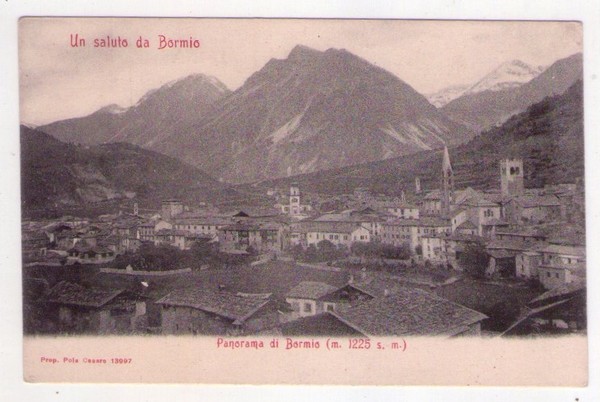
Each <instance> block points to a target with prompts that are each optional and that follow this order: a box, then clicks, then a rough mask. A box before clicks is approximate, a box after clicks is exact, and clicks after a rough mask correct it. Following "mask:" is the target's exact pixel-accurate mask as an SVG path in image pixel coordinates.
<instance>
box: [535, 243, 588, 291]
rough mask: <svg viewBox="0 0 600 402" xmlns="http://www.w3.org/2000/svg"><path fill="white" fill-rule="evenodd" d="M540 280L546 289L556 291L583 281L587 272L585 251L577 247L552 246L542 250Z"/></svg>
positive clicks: (539, 268)
mask: <svg viewBox="0 0 600 402" xmlns="http://www.w3.org/2000/svg"><path fill="white" fill-rule="evenodd" d="M540 253H541V255H542V257H541V259H542V261H541V264H540V265H539V266H538V272H539V280H540V282H541V284H542V285H543V286H544V288H546V289H554V288H557V287H560V286H563V285H567V284H570V283H573V282H577V281H583V280H584V279H585V277H586V272H585V249H584V248H583V247H577V246H565V245H557V244H551V245H549V246H547V247H545V248H543V249H541V250H540Z"/></svg>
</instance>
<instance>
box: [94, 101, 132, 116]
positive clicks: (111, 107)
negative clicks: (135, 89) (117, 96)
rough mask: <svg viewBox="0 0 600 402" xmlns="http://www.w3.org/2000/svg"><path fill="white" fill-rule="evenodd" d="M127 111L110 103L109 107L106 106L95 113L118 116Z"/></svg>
mask: <svg viewBox="0 0 600 402" xmlns="http://www.w3.org/2000/svg"><path fill="white" fill-rule="evenodd" d="M126 111H127V108H125V107H122V106H119V105H117V104H116V103H111V104H110V105H106V106H104V107H103V108H101V109H98V110H97V111H96V113H110V114H120V113H124V112H126Z"/></svg>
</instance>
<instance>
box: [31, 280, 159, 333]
mask: <svg viewBox="0 0 600 402" xmlns="http://www.w3.org/2000/svg"><path fill="white" fill-rule="evenodd" d="M40 302H41V303H44V304H45V306H46V308H45V309H44V314H45V319H47V320H48V321H50V322H52V323H54V324H55V325H56V326H57V329H58V330H59V331H60V332H67V333H78V334H84V333H93V334H124V333H125V334H128V333H132V332H143V330H144V328H145V327H146V326H147V321H146V318H147V317H146V312H147V310H146V306H147V302H148V299H147V298H146V297H143V296H140V295H138V294H135V293H133V292H130V291H125V290H120V289H117V290H105V289H101V288H96V287H84V286H81V285H79V284H76V283H71V282H67V281H62V282H59V283H57V284H56V285H55V286H54V287H52V288H51V289H50V290H49V292H48V293H47V294H45V295H44V296H43V297H42V299H41V300H40Z"/></svg>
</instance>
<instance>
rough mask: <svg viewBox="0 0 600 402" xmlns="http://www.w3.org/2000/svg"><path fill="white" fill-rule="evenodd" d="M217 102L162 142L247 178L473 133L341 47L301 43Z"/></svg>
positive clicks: (229, 177)
mask: <svg viewBox="0 0 600 402" xmlns="http://www.w3.org/2000/svg"><path fill="white" fill-rule="evenodd" d="M215 109H216V110H215V112H214V113H212V114H210V115H208V116H206V117H205V118H204V119H203V120H202V121H201V122H199V123H198V124H194V125H193V126H191V127H189V129H187V130H181V131H178V132H177V133H176V134H174V135H171V136H170V137H169V138H166V139H165V140H164V141H163V142H162V143H160V144H156V146H155V147H154V148H153V149H155V150H157V151H159V152H163V153H165V154H168V155H177V156H178V157H180V158H182V159H183V160H185V161H186V162H188V163H190V164H193V165H195V166H198V167H200V168H202V169H203V170H205V171H207V172H211V173H212V174H214V175H215V176H216V177H219V178H220V179H222V180H225V181H228V182H236V183H240V182H249V181H256V180H262V179H267V178H274V177H285V176H288V175H291V174H299V173H307V172H314V171H318V170H323V169H330V168H336V167H342V166H348V165H353V164H357V163H362V162H367V161H374V160H382V159H386V158H390V157H394V156H398V155H403V154H410V153H413V152H417V151H420V150H424V149H432V148H438V147H440V146H442V145H443V144H444V143H447V144H451V145H452V144H458V143H461V142H464V141H466V140H468V139H469V138H471V136H472V134H473V133H472V132H470V131H469V130H466V129H465V128H464V127H462V126H461V125H460V124H456V123H454V122H452V121H451V120H449V119H448V118H447V117H446V116H445V115H444V114H442V113H441V112H440V111H439V110H437V108H435V107H434V106H433V105H431V104H430V103H429V102H428V101H427V99H425V97H424V96H422V95H421V94H419V93H417V92H416V91H415V90H414V89H413V88H411V87H410V86H409V85H408V84H406V83H404V82H403V81H401V80H400V79H398V78H397V77H395V76H394V75H393V74H391V73H389V72H387V71H385V70H383V69H381V68H379V67H376V66H374V65H372V64H370V63H369V62H367V61H365V60H363V59H361V58H359V57H357V56H355V55H353V54H351V53H349V52H347V51H345V50H337V49H329V50H327V51H324V52H321V51H317V50H313V49H310V48H307V47H304V46H297V47H295V48H294V49H293V50H292V51H291V53H290V54H289V56H288V57H287V58H286V59H283V60H278V59H271V60H270V61H269V62H268V63H267V64H266V65H265V66H264V67H263V68H262V69H261V70H259V71H258V72H256V73H254V74H253V75H252V76H250V77H249V78H248V79H247V80H246V82H245V83H244V85H242V86H241V87H240V88H239V89H237V90H236V91H234V92H233V93H232V94H231V95H229V96H227V97H226V98H224V99H222V100H221V101H220V102H218V104H217V105H216V108H215Z"/></svg>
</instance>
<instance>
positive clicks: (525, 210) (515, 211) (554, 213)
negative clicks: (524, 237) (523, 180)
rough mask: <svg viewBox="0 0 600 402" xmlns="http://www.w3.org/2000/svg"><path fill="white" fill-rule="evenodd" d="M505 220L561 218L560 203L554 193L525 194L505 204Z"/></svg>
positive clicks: (554, 219) (540, 221)
mask: <svg viewBox="0 0 600 402" xmlns="http://www.w3.org/2000/svg"><path fill="white" fill-rule="evenodd" d="M505 214H506V218H507V220H509V221H510V222H513V223H518V224H523V223H528V224H531V223H547V222H556V221H560V220H561V203H560V200H559V199H558V197H556V196H555V195H534V194H526V195H521V196H517V197H513V198H512V199H511V200H510V201H508V202H507V203H506V205H505Z"/></svg>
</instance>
